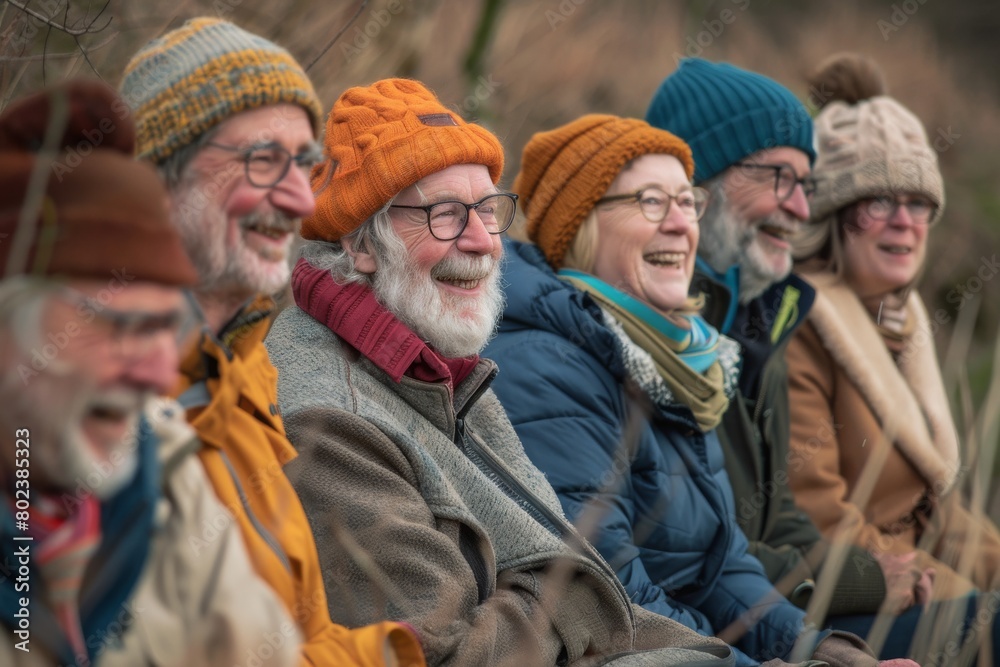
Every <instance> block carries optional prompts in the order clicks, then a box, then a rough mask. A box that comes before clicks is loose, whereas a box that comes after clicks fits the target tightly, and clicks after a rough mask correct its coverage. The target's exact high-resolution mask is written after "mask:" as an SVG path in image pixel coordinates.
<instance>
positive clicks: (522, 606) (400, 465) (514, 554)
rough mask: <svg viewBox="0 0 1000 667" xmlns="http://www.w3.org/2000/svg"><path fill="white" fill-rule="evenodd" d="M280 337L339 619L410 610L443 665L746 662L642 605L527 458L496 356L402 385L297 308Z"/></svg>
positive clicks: (305, 499)
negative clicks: (439, 380)
mask: <svg viewBox="0 0 1000 667" xmlns="http://www.w3.org/2000/svg"><path fill="white" fill-rule="evenodd" d="M267 347H268V351H269V353H270V356H271V360H272V362H273V363H274V365H275V367H276V368H277V369H278V377H279V380H278V396H279V403H280V407H281V411H282V413H283V415H284V424H285V428H286V430H287V433H288V438H289V440H290V441H291V442H292V444H293V445H295V447H296V449H297V450H298V451H299V457H298V458H297V459H295V461H293V462H292V463H290V464H289V466H288V467H287V469H286V472H287V473H288V475H289V477H290V478H291V480H292V483H293V484H294V486H295V488H296V490H297V491H298V493H299V495H300V497H301V499H302V503H303V505H304V507H305V509H306V513H307V515H308V517H309V521H310V524H311V526H312V529H313V532H314V533H315V536H316V545H317V548H318V550H319V555H320V560H321V563H322V566H323V571H324V578H325V580H326V586H327V593H328V598H329V606H330V614H331V616H332V618H333V620H334V621H335V622H337V623H343V624H345V625H348V626H357V625H362V624H367V623H372V622H375V621H380V620H385V619H392V620H398V621H405V622H407V623H410V624H411V625H413V626H414V627H415V628H416V630H417V631H418V633H419V634H420V637H421V641H422V643H423V646H424V650H425V653H426V656H427V662H428V664H429V665H470V666H471V665H477V666H478V665H509V664H516V665H519V666H520V667H527V666H528V665H591V664H594V665H597V664H601V665H612V664H613V665H615V666H616V667H618V666H621V667H624V666H625V665H628V666H647V665H648V666H649V667H652V666H653V665H702V664H705V665H731V664H732V662H733V658H732V653H731V651H730V649H729V647H728V646H726V645H725V644H723V643H722V642H720V641H718V640H716V639H714V638H707V637H702V636H699V635H697V634H695V633H694V632H693V631H691V630H689V629H687V628H685V627H684V626H682V625H680V624H679V623H676V622H674V621H671V620H670V619H667V618H665V617H660V616H657V615H655V614H650V613H649V612H646V611H645V610H643V609H641V608H640V607H637V606H635V605H632V604H631V602H630V600H629V599H628V596H627V595H626V593H625V590H624V589H623V588H622V586H621V584H620V583H619V582H618V580H617V579H616V577H615V575H614V572H613V571H612V570H611V569H610V567H609V566H608V565H607V563H605V562H604V560H603V559H602V558H601V557H600V555H599V554H598V553H597V552H596V551H595V550H594V549H593V548H592V547H591V546H590V545H589V544H588V543H587V542H586V541H584V540H583V539H582V538H580V537H579V535H578V534H577V533H576V531H575V530H574V529H573V528H572V527H571V526H570V525H569V524H568V523H567V521H566V520H565V518H564V517H563V514H562V510H561V508H560V505H559V501H558V499H557V498H556V496H555V493H554V492H553V490H552V487H551V486H550V485H549V484H548V482H547V481H546V480H545V477H544V476H543V475H542V473H541V472H540V471H539V470H538V469H537V468H535V467H534V466H533V465H532V464H531V462H530V461H529V460H528V458H527V456H526V455H525V454H524V451H523V449H522V447H521V443H520V442H519V440H518V438H517V435H516V434H515V432H514V429H513V427H512V426H511V425H510V422H509V421H508V420H507V417H506V415H505V414H504V411H503V408H502V407H501V405H500V403H499V402H498V401H497V398H496V396H495V395H494V394H493V392H492V391H491V390H490V389H489V384H490V382H491V380H492V378H493V377H494V376H495V374H496V365H495V364H494V363H493V362H491V361H488V360H481V361H480V362H479V364H478V365H477V367H476V368H475V369H474V370H473V371H472V373H471V374H470V375H469V377H467V378H466V379H465V380H464V381H463V382H461V384H459V385H458V386H457V387H456V388H455V391H454V393H453V394H452V392H451V391H450V390H449V388H448V387H447V386H445V385H443V384H433V383H427V382H421V381H418V380H414V379H412V378H408V377H404V378H403V379H402V381H401V382H398V383H397V382H394V381H393V380H392V378H390V377H389V376H388V375H387V374H386V373H385V372H383V371H382V370H381V369H379V368H378V367H377V366H376V365H375V364H373V363H372V362H371V361H369V360H368V359H366V358H364V357H362V356H361V355H360V354H359V353H358V352H356V351H355V350H354V348H352V347H350V346H348V345H347V344H345V343H344V342H342V341H341V340H340V339H339V338H338V337H337V336H336V335H335V334H333V333H332V332H331V331H330V330H329V329H328V328H327V327H326V326H325V325H324V324H321V323H319V322H317V321H316V320H315V319H313V318H312V317H310V316H309V315H308V314H306V313H304V312H303V311H302V310H300V309H299V308H297V307H290V308H288V309H287V310H285V311H284V312H283V313H282V314H281V315H280V316H279V317H278V319H277V321H276V322H275V324H274V326H273V328H272V329H271V333H270V335H269V336H268V339H267ZM567 464H568V465H572V462H567ZM665 647H674V648H665Z"/></svg>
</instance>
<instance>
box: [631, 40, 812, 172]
mask: <svg viewBox="0 0 1000 667" xmlns="http://www.w3.org/2000/svg"><path fill="white" fill-rule="evenodd" d="M646 120H647V121H648V122H649V124H650V125H652V126H653V127H659V128H662V129H664V130H667V131H669V132H673V133H674V134H676V135H677V136H679V137H680V138H681V139H683V140H684V141H686V142H687V143H688V145H689V146H691V153H692V155H693V156H694V162H695V164H696V165H697V169H696V170H695V174H694V180H695V182H696V183H701V182H703V181H705V180H708V179H709V178H712V177H713V176H715V175H716V174H718V173H719V172H722V171H724V170H725V169H727V168H729V167H730V166H732V165H733V164H735V163H736V162H739V161H740V160H742V159H743V158H745V157H747V156H748V155H752V154H753V153H756V152H757V151H761V150H764V149H769V148H777V147H778V146H791V147H792V148H797V149H799V150H801V151H802V152H803V153H805V154H806V155H808V156H809V161H810V163H811V162H812V161H813V160H815V159H816V151H815V149H814V148H813V124H812V120H811V119H810V118H809V113H808V112H807V111H806V108H805V107H804V106H803V105H802V103H801V102H799V100H798V99H796V97H795V96H794V95H793V94H792V93H791V91H789V90H788V89H787V88H785V87H784V86H782V85H781V84H780V83H778V82H777V81H774V80H773V79H769V78H768V77H766V76H764V75H762V74H757V73H756V72H748V71H747V70H745V69H741V68H739V67H735V66H733V65H730V64H728V63H711V62H709V61H707V60H703V59H701V58H685V59H683V60H681V62H680V65H679V66H678V68H677V70H676V71H675V72H674V73H673V74H671V75H670V76H668V77H667V78H666V79H664V80H663V83H661V84H660V87H659V89H657V91H656V94H654V95H653V99H652V101H651V102H650V103H649V109H648V110H647V111H646Z"/></svg>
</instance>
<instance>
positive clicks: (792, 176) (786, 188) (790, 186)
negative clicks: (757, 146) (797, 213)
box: [736, 162, 816, 202]
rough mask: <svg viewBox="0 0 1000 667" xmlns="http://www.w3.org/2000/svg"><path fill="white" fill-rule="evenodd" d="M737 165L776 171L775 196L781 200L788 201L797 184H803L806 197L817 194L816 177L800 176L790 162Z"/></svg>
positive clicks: (744, 167)
mask: <svg viewBox="0 0 1000 667" xmlns="http://www.w3.org/2000/svg"><path fill="white" fill-rule="evenodd" d="M736 166H738V167H741V168H743V169H749V170H751V171H772V172H774V196H775V197H777V198H778V201H779V202H784V201H787V200H788V199H789V198H790V197H791V196H792V193H793V192H795V186H796V185H801V186H802V192H803V193H804V194H805V196H806V197H812V196H813V195H814V194H816V179H814V178H813V177H811V176H803V177H802V178H799V177H798V176H797V175H796V173H795V169H794V167H792V165H790V164H787V163H784V162H782V163H780V164H757V163H756V162H737V163H736Z"/></svg>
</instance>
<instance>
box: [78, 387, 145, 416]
mask: <svg viewBox="0 0 1000 667" xmlns="http://www.w3.org/2000/svg"><path fill="white" fill-rule="evenodd" d="M138 408H139V403H138V401H137V400H136V399H135V398H134V397H133V396H130V395H127V394H125V393H121V392H118V393H115V394H110V395H105V396H101V397H97V398H95V399H94V400H93V401H92V402H91V404H90V406H89V410H88V411H87V414H88V415H89V416H91V417H93V418H94V419H97V420H100V421H104V422H121V421H124V420H126V419H128V418H130V417H131V416H132V414H133V413H134V412H135V411H136V410H137V409H138Z"/></svg>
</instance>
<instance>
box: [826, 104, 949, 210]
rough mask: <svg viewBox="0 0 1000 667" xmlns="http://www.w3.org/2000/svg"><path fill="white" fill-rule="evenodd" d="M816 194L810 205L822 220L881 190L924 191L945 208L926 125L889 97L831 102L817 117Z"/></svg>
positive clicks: (892, 191)
mask: <svg viewBox="0 0 1000 667" xmlns="http://www.w3.org/2000/svg"><path fill="white" fill-rule="evenodd" d="M816 138H817V143H818V146H819V152H818V157H817V158H816V168H815V170H814V171H815V174H816V177H817V183H816V185H817V187H816V194H815V195H813V199H812V202H811V203H810V209H811V213H812V219H813V220H815V221H821V220H824V219H825V218H827V217H829V216H832V215H834V214H835V213H836V212H837V211H839V210H840V209H841V208H843V207H844V206H847V205H848V204H852V203H854V202H856V201H858V200H860V199H864V198H866V197H870V196H872V195H876V194H882V193H916V194H922V195H924V196H926V197H927V198H929V199H930V200H931V201H933V202H934V203H935V204H937V207H938V208H937V212H936V214H935V218H934V220H932V221H931V222H934V221H936V220H937V219H938V218H939V217H940V216H941V212H942V211H943V209H944V202H945V198H944V181H943V180H942V178H941V171H940V169H939V168H938V161H937V153H936V152H935V151H934V149H933V147H932V146H931V145H930V143H929V142H928V140H927V134H926V133H925V131H924V126H923V124H922V123H921V122H920V119H919V118H917V117H916V116H915V115H913V113H911V112H910V111H909V110H907V109H906V108H905V107H904V106H903V105H901V104H900V103H899V102H897V101H896V100H894V99H893V98H891V97H888V96H885V95H879V96H877V97H872V98H870V99H865V100H861V101H859V102H858V103H856V104H847V103H845V102H841V101H834V102H831V103H829V104H828V105H826V106H825V107H823V109H822V110H821V111H820V112H819V114H818V115H817V116H816Z"/></svg>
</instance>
